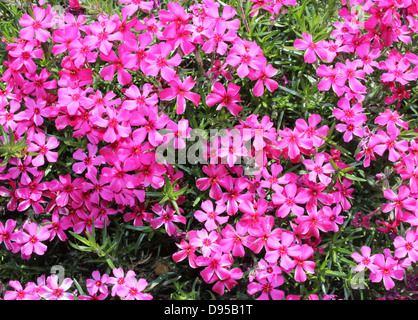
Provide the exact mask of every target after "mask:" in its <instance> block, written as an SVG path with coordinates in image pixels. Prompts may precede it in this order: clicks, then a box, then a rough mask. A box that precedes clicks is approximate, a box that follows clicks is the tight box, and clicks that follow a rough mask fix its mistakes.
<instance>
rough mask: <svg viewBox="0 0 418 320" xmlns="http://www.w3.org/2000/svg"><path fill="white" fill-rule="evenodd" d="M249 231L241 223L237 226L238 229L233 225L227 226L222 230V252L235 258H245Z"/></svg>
mask: <svg viewBox="0 0 418 320" xmlns="http://www.w3.org/2000/svg"><path fill="white" fill-rule="evenodd" d="M247 229H248V228H246V227H244V226H243V225H242V224H240V223H237V224H236V229H234V227H233V226H232V225H231V224H227V225H226V227H225V228H224V229H222V239H221V241H220V245H221V247H222V251H223V252H225V253H231V254H232V255H233V256H238V257H243V256H244V255H245V249H244V245H247V242H246V239H247V238H248V236H247Z"/></svg>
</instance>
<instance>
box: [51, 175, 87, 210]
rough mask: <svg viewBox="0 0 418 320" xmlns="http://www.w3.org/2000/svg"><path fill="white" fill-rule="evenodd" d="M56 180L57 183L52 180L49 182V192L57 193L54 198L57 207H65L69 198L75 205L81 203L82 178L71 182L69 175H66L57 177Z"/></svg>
mask: <svg viewBox="0 0 418 320" xmlns="http://www.w3.org/2000/svg"><path fill="white" fill-rule="evenodd" d="M58 179H59V181H58V180H52V181H51V182H50V190H51V191H52V192H57V194H58V195H57V197H56V198H55V201H56V203H57V205H58V206H59V207H64V206H66V205H67V204H68V201H69V199H70V198H71V199H72V200H74V201H75V202H77V203H80V202H82V201H83V197H82V195H81V192H82V187H83V183H84V179H83V178H76V179H74V181H73V182H71V175H70V174H67V175H65V176H59V177H58Z"/></svg>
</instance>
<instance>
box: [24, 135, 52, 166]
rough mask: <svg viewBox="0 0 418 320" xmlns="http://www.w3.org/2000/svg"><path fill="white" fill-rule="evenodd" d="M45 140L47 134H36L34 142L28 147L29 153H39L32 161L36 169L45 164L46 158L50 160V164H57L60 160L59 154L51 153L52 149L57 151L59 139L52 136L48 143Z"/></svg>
mask: <svg viewBox="0 0 418 320" xmlns="http://www.w3.org/2000/svg"><path fill="white" fill-rule="evenodd" d="M45 140H46V135H45V133H43V132H40V133H35V134H34V136H33V142H31V143H30V144H29V146H28V151H29V152H37V153H39V154H38V155H37V156H36V157H35V158H33V160H32V164H33V165H34V166H35V167H39V166H42V165H43V164H44V163H45V158H46V159H47V160H48V162H57V160H58V152H55V151H51V150H52V149H55V148H57V147H58V146H59V142H58V140H57V138H55V137H54V136H51V137H50V138H49V139H48V141H47V142H46V143H45Z"/></svg>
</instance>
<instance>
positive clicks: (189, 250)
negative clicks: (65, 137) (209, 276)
mask: <svg viewBox="0 0 418 320" xmlns="http://www.w3.org/2000/svg"><path fill="white" fill-rule="evenodd" d="M189 234H190V233H189ZM176 246H177V247H179V248H180V249H181V250H180V251H178V252H176V253H174V254H173V260H174V261H175V262H180V261H183V260H184V259H186V257H187V258H188V259H189V265H190V267H191V268H197V267H198V266H197V264H196V259H197V256H196V253H195V252H196V250H197V249H198V247H197V246H193V245H191V244H190V243H188V242H187V241H186V240H184V239H182V240H181V242H180V243H176Z"/></svg>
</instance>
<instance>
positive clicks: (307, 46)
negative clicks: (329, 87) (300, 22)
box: [294, 32, 327, 63]
mask: <svg viewBox="0 0 418 320" xmlns="http://www.w3.org/2000/svg"><path fill="white" fill-rule="evenodd" d="M302 37H303V39H296V40H295V43H294V46H295V48H296V49H298V50H306V51H305V54H304V60H305V62H306V63H314V62H315V61H316V55H318V56H319V58H320V59H321V60H324V59H326V58H327V52H326V50H325V49H324V48H323V47H322V46H321V45H320V44H318V43H314V42H313V40H312V35H310V34H307V33H305V32H303V33H302Z"/></svg>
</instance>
